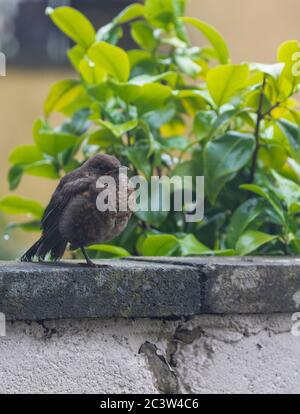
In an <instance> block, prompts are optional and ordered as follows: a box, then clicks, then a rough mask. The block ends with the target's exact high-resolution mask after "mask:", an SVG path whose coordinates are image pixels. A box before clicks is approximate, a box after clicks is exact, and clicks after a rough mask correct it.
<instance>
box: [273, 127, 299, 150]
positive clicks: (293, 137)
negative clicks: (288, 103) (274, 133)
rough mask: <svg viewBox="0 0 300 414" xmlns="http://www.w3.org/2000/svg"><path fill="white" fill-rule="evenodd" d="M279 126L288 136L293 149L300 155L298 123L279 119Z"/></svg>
mask: <svg viewBox="0 0 300 414" xmlns="http://www.w3.org/2000/svg"><path fill="white" fill-rule="evenodd" d="M277 123H278V125H279V128H280V129H281V131H282V132H283V133H284V135H285V136H286V137H287V139H288V142H289V143H290V146H291V148H292V150H293V151H294V152H295V154H296V155H297V156H298V157H299V156H300V128H299V126H298V125H296V124H294V123H293V122H290V121H288V120H286V119H278V120H277Z"/></svg>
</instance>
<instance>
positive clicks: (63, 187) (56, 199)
mask: <svg viewBox="0 0 300 414" xmlns="http://www.w3.org/2000/svg"><path fill="white" fill-rule="evenodd" d="M93 183H95V177H93V176H90V177H85V178H78V179H75V180H73V181H68V182H65V183H64V182H63V181H62V182H61V184H60V185H59V186H58V187H57V189H56V190H55V192H54V194H53V196H52V198H51V200H50V203H49V205H48V207H47V208H46V210H45V213H44V216H43V218H42V229H43V230H44V231H51V230H53V229H54V228H57V226H58V223H59V220H60V217H61V214H62V212H63V210H64V209H65V207H66V206H67V204H68V203H69V201H70V199H71V198H72V197H74V196H75V195H78V194H80V193H83V192H85V191H87V190H88V189H89V187H90V185H91V184H93Z"/></svg>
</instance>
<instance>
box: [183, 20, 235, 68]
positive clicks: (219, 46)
mask: <svg viewBox="0 0 300 414" xmlns="http://www.w3.org/2000/svg"><path fill="white" fill-rule="evenodd" d="M182 20H183V21H184V22H185V23H190V24H192V25H193V26H195V27H196V28H197V29H198V30H200V32H201V33H202V34H203V35H204V36H205V37H206V38H207V39H208V41H209V42H210V43H211V44H212V46H213V47H214V49H215V51H216V53H217V56H218V59H219V61H220V63H223V64H226V63H229V61H230V58H229V51H228V47H227V44H226V42H225V40H224V39H223V37H222V35H221V34H220V33H219V32H218V31H217V30H216V29H215V28H214V27H213V26H211V25H209V24H207V23H205V22H203V21H201V20H198V19H196V18H193V17H182Z"/></svg>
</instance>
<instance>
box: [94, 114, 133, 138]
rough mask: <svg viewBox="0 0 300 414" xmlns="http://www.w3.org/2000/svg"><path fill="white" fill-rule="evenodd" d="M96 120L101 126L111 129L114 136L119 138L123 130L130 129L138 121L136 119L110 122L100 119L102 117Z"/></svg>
mask: <svg viewBox="0 0 300 414" xmlns="http://www.w3.org/2000/svg"><path fill="white" fill-rule="evenodd" d="M96 122H97V124H99V125H101V126H102V127H103V128H105V129H108V130H109V131H111V132H112V134H113V135H114V136H115V137H116V138H120V137H121V136H122V135H123V134H125V132H129V131H131V130H132V129H134V128H136V127H137V125H138V121H136V120H132V121H128V122H125V123H123V124H112V123H111V122H109V121H102V119H99V120H97V121H96Z"/></svg>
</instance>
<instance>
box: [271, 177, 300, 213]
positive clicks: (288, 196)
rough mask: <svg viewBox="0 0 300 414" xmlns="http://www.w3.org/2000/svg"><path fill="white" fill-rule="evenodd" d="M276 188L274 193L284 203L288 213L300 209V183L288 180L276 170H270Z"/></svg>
mask: <svg viewBox="0 0 300 414" xmlns="http://www.w3.org/2000/svg"><path fill="white" fill-rule="evenodd" d="M272 174H273V176H274V178H275V180H276V183H277V186H278V190H279V191H277V192H276V194H277V195H278V196H279V198H280V199H281V200H282V201H283V202H284V203H285V204H286V206H287V207H288V212H289V214H294V213H297V212H299V210H300V185H298V184H296V183H295V182H294V181H291V180H288V179H287V178H284V177H282V176H281V175H279V174H278V173H277V172H276V171H273V172H272Z"/></svg>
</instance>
